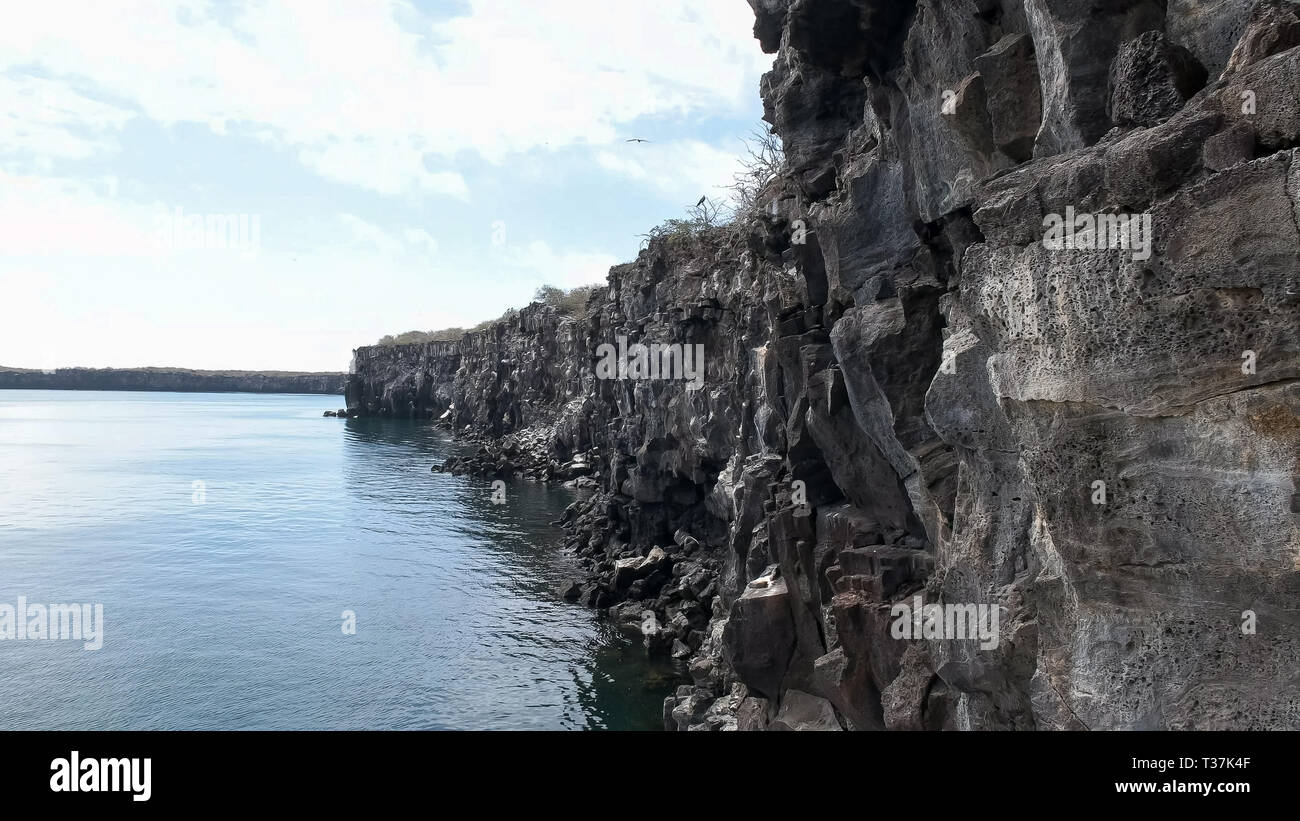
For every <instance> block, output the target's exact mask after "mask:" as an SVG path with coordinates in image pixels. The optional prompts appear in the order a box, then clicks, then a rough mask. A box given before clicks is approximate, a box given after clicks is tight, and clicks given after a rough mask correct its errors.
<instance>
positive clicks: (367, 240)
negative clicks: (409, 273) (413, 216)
mask: <svg viewBox="0 0 1300 821" xmlns="http://www.w3.org/2000/svg"><path fill="white" fill-rule="evenodd" d="M339 221H340V222H342V223H343V225H344V227H345V228H346V229H347V232H348V239H349V240H350V242H348V243H347V244H350V245H352V246H353V247H355V248H358V249H360V250H362V251H365V252H370V253H378V254H379V255H381V256H383V257H386V258H388V259H390V260H392V259H400V258H411V257H429V258H431V257H434V256H436V255H437V254H438V240H437V239H435V238H434V237H433V235H432V234H430V233H429V232H428V231H425V230H424V229H423V228H406V229H404V230H401V231H398V232H394V231H390V230H388V229H386V228H383V227H381V226H379V225H375V224H374V223H372V222H367V221H366V220H364V219H362V218H361V217H358V216H356V215H355V214H340V215H339Z"/></svg>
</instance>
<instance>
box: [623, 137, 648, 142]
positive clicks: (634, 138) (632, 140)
mask: <svg viewBox="0 0 1300 821" xmlns="http://www.w3.org/2000/svg"><path fill="white" fill-rule="evenodd" d="M623 142H625V143H648V142H650V141H649V140H643V139H641V138H640V137H633V138H632V139H630V140H624V141H623Z"/></svg>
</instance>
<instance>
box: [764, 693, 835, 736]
mask: <svg viewBox="0 0 1300 821" xmlns="http://www.w3.org/2000/svg"><path fill="white" fill-rule="evenodd" d="M769 729H772V730H798V731H813V732H818V731H820V732H825V731H830V730H843V729H844V728H843V727H841V726H840V723H839V721H838V720H837V719H836V718H835V708H834V707H832V706H831V703H830V702H829V701H827V700H826V699H824V698H818V697H817V696H814V695H810V694H808V693H805V692H803V691H802V690H786V691H785V695H784V696H783V697H782V699H781V709H780V710H778V711H777V713H776V718H774V719H772V724H771V726H770V727H769Z"/></svg>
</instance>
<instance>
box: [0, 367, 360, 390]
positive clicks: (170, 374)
mask: <svg viewBox="0 0 1300 821" xmlns="http://www.w3.org/2000/svg"><path fill="white" fill-rule="evenodd" d="M347 378H348V375H347V374H346V373H342V372H337V373H333V372H325V373H313V372H304V371H233V370H223V371H204V370H195V369H191V368H58V369H55V370H54V371H52V372H46V371H42V370H36V369H31V368H7V367H2V366H0V390H80V391H158V392H166V393H300V394H318V395H327V396H342V395H343V388H344V385H345V384H346V382H347Z"/></svg>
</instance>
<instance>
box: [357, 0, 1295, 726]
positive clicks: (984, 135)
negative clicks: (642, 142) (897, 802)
mask: <svg viewBox="0 0 1300 821" xmlns="http://www.w3.org/2000/svg"><path fill="white" fill-rule="evenodd" d="M751 5H752V6H753V7H754V9H755V12H756V26H755V33H756V36H757V37H758V38H759V40H760V42H761V43H762V45H763V47H764V48H765V49H766V50H768V51H770V52H773V53H774V55H775V59H774V66H773V69H772V71H771V72H770V73H769V74H768V75H767V76H766V77H765V78H764V80H763V83H762V88H761V92H762V95H763V100H764V106H765V111H766V117H767V119H768V121H769V122H770V123H772V124H773V126H774V127H775V129H776V131H777V133H779V135H780V136H781V138H782V140H783V143H784V146H785V150H786V155H787V158H788V164H787V168H786V172H785V173H784V174H783V176H782V177H781V178H780V179H779V180H778V181H777V182H776V183H774V184H773V185H772V186H771V187H770V188H769V189H768V190H767V191H766V192H765V193H764V195H763V198H762V202H761V203H760V207H759V208H758V209H757V210H756V212H755V213H753V214H751V215H748V216H747V217H746V218H745V219H743V220H741V221H740V222H739V223H738V224H737V225H736V226H733V227H731V228H728V229H722V230H717V231H709V232H703V233H702V234H701V235H699V236H696V237H685V238H684V237H677V238H661V239H658V240H655V241H653V242H651V243H650V244H649V247H648V248H647V249H646V250H645V251H644V252H642V253H641V255H640V256H639V257H638V258H637V260H636V261H635V262H632V263H629V264H627V265H622V266H617V267H615V268H614V269H612V270H611V272H610V277H609V284H608V287H607V288H606V289H605V290H604V291H603V292H600V293H598V294H596V295H595V296H593V298H592V301H591V303H590V304H589V306H588V308H587V311H586V312H585V313H584V314H583V315H581V316H576V317H560V316H557V315H555V314H554V313H553V312H551V311H549V309H545V308H542V307H541V306H532V307H530V308H529V309H527V310H525V311H524V312H522V313H521V314H520V316H519V318H518V319H517V320H515V321H514V322H512V323H511V324H508V325H498V326H496V327H494V328H492V329H489V330H488V331H486V332H483V333H480V334H475V335H472V336H469V337H467V338H466V339H465V340H464V341H462V342H460V343H446V344H444V345H441V346H411V347H410V348H409V349H407V350H400V349H358V351H357V355H356V374H355V376H354V377H353V379H352V380H351V382H350V384H349V387H348V404H349V408H350V409H352V410H353V411H355V412H359V413H388V414H394V415H405V416H417V417H430V418H439V417H441V418H443V419H444V421H445V422H447V423H448V424H451V425H452V426H453V427H454V428H455V429H457V430H458V431H460V430H466V429H468V431H469V432H472V433H475V434H477V435H479V436H482V437H485V441H484V444H483V446H482V450H481V452H480V453H479V454H478V455H477V456H476V457H472V458H470V459H469V460H467V461H466V462H465V463H463V464H457V465H452V466H451V468H452V469H456V470H458V471H459V472H468V473H473V474H476V475H480V476H489V475H490V476H510V475H526V476H532V477H536V478H542V479H552V480H559V481H569V482H577V481H579V480H581V481H583V482H584V483H586V484H589V485H591V486H593V487H594V488H595V490H596V492H595V493H593V494H592V496H591V497H590V498H589V499H586V500H584V501H582V502H578V503H575V504H574V506H572V507H571V509H570V510H569V511H567V512H566V514H565V517H564V518H563V520H562V523H563V524H564V526H565V527H566V528H568V531H569V544H570V547H571V549H572V550H574V551H575V552H576V553H577V554H578V555H580V556H581V557H582V561H583V562H584V563H585V566H586V567H587V569H588V570H589V576H588V577H587V578H584V579H579V580H574V581H573V582H572V583H569V584H567V585H566V586H565V590H564V591H563V592H564V595H565V596H566V597H567V598H570V599H575V600H578V601H580V602H582V603H585V604H587V605H590V606H595V607H603V608H610V609H611V614H612V616H613V617H614V618H615V619H616V620H617V622H618V623H619V624H620V625H623V626H624V627H625V628H626V629H628V630H630V631H633V632H634V633H637V634H639V635H641V636H643V637H644V639H645V642H646V645H647V647H648V648H650V649H651V650H652V651H654V652H664V653H670V654H673V655H675V656H677V657H679V658H681V659H682V660H683V664H684V665H685V666H686V668H687V669H688V671H689V673H690V676H691V677H692V680H693V683H692V684H691V685H685V686H683V687H681V688H679V690H678V692H677V693H676V695H674V696H673V697H671V698H670V699H669V700H668V702H667V703H666V704H665V709H664V714H665V725H666V726H667V727H669V728H670V729H682V730H734V729H795V730H799V729H825V730H837V729H857V730H866V729H911V730H922V729H927V730H929V729H1004V728H1006V729H1027V730H1028V729H1082V728H1089V729H1110V728H1114V729H1119V728H1123V729H1160V728H1177V729H1193V728H1195V729H1216V728H1290V729H1295V728H1300V677H1297V675H1296V674H1297V670H1300V629H1298V628H1300V615H1297V614H1298V612H1300V611H1297V609H1296V607H1295V601H1296V598H1297V594H1300V493H1298V492H1300V488H1298V487H1297V481H1298V480H1297V477H1298V476H1300V228H1298V227H1297V226H1298V225H1300V150H1298V146H1300V96H1298V89H1300V41H1297V39H1296V36H1297V35H1296V32H1297V31H1300V29H1297V28H1296V26H1297V25H1300V8H1298V7H1297V4H1295V3H1292V2H1286V1H1285V0H1262V1H1261V2H1258V3H1253V2H1249V1H1248V0H1219V1H1218V2H1211V3H1190V2H1179V1H1178V0H1170V2H1168V3H1164V2H1155V1H1154V0H1151V1H1150V2H1143V1H1142V0H1131V1H1130V0H1125V1H1121V2H1116V0H1023V2H1017V0H943V2H938V0H915V2H902V3H900V2H873V0H751ZM1067 217H1068V218H1069V219H1070V220H1071V224H1070V226H1069V227H1070V229H1071V230H1070V231H1068V232H1067V233H1068V235H1069V238H1068V240H1062V239H1061V238H1060V237H1057V238H1055V239H1054V238H1053V237H1052V236H1051V226H1052V225H1053V224H1055V223H1062V222H1063V221H1064V220H1065V219H1066V218H1067ZM1081 217H1086V219H1085V220H1084V221H1082V222H1081V221H1080V218H1081ZM1054 221H1055V223H1054ZM1083 228H1088V230H1087V231H1083V230H1082V229H1083ZM1074 229H1080V232H1076V231H1075V230H1074ZM620 337H621V338H624V339H625V340H630V341H632V342H645V343H649V342H659V343H679V344H682V345H702V346H703V350H704V352H705V356H704V370H703V377H702V382H701V383H700V385H699V387H698V389H693V386H692V385H691V384H690V383H689V382H688V381H686V380H673V379H659V380H628V379H602V378H599V376H598V374H597V370H596V362H597V359H598V357H597V354H596V351H597V347H598V346H599V345H601V344H603V343H614V342H616V341H617V340H618V339H619V338H620ZM467 481H473V480H467ZM485 492H486V490H485ZM907 602H914V603H924V604H925V605H944V606H949V605H962V606H966V605H970V606H972V608H974V607H979V608H984V609H983V610H980V611H979V612H981V613H987V612H990V610H989V609H990V608H993V609H995V611H996V613H997V616H998V618H997V620H996V635H995V639H996V640H995V641H992V642H981V641H979V640H974V639H971V638H969V637H965V638H956V637H953V636H951V635H945V634H943V632H942V631H937V633H930V632H929V631H921V632H920V633H919V634H918V635H916V636H913V637H910V638H899V637H897V627H898V623H899V622H898V618H897V616H896V615H895V612H896V611H895V608H896V606H898V605H901V604H903V603H907ZM972 612H973V611H972ZM989 644H991V645H993V646H985V645H989Z"/></svg>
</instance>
